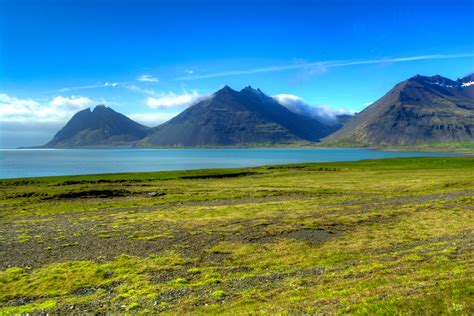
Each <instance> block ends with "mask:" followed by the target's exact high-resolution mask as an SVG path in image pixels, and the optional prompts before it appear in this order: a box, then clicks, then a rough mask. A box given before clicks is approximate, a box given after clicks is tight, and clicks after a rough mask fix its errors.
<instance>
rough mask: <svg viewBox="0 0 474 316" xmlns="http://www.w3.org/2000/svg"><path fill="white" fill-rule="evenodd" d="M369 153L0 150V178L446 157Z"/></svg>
mask: <svg viewBox="0 0 474 316" xmlns="http://www.w3.org/2000/svg"><path fill="white" fill-rule="evenodd" d="M446 155H448V154H446V153H416V152H386V151H373V150H368V149H347V148H336V149H306V148H305V149H300V148H298V149H295V148H278V149H0V178H20V177H37V176H56V175H75V174H96V173H116V172H132V171H163V170H185V169H204V168H233V167H252V166H261V165H273V164H286V163H300V162H328V161H353V160H362V159H372V158H391V157H416V156H446Z"/></svg>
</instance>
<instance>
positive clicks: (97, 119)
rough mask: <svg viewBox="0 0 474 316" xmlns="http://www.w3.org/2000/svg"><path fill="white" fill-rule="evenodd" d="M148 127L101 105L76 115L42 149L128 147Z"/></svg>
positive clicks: (139, 137)
mask: <svg viewBox="0 0 474 316" xmlns="http://www.w3.org/2000/svg"><path fill="white" fill-rule="evenodd" d="M148 130H149V128H148V127H146V126H143V125H141V124H138V123H137V122H135V121H132V120H131V119H129V118H128V117H126V116H125V115H123V114H120V113H118V112H115V111H114V110H112V109H111V108H108V107H106V106H104V105H98V106H96V107H95V108H94V110H93V111H91V109H90V108H89V109H85V110H82V111H80V112H77V113H76V114H75V115H74V116H73V117H72V118H71V119H70V120H69V122H68V123H67V124H66V125H65V126H64V127H63V128H62V129H61V130H60V131H59V132H58V133H57V134H56V135H55V136H54V138H53V139H52V140H51V141H50V142H49V143H47V144H46V145H45V146H44V147H60V148H68V147H69V148H70V147H96V146H114V147H115V146H131V145H133V144H134V143H135V142H136V141H138V140H140V139H141V138H143V137H145V135H146V133H147V132H148Z"/></svg>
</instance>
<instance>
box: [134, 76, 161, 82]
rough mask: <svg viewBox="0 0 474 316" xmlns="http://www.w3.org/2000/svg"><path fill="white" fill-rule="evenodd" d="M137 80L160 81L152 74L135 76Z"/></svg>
mask: <svg viewBox="0 0 474 316" xmlns="http://www.w3.org/2000/svg"><path fill="white" fill-rule="evenodd" d="M137 80H138V81H144V82H160V80H159V79H158V78H155V77H153V76H152V75H141V76H138V77H137Z"/></svg>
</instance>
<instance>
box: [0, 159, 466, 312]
mask: <svg viewBox="0 0 474 316" xmlns="http://www.w3.org/2000/svg"><path fill="white" fill-rule="evenodd" d="M0 188H1V190H0V269H1V270H2V271H1V272H0V314H14V313H23V312H53V313H70V312H92V311H99V312H100V311H103V312H114V313H120V312H126V311H128V312H133V313H150V312H162V313H170V314H176V313H198V314H203V313H230V312H232V313H238V314H240V313H244V314H254V313H267V314H275V313H277V314H282V313H283V314H286V313H289V314H302V313H308V314H312V313H324V314H328V313H329V314H334V313H341V314H346V313H354V314H398V313H409V314H439V313H443V314H454V315H457V314H459V315H472V314H473V313H474V304H473V303H472V302H474V297H473V294H474V281H473V278H472V276H473V272H474V251H473V237H474V234H473V227H474V221H473V210H474V158H473V157H460V158H408V159H386V160H367V161H361V162H346V163H318V164H303V165H288V166H274V167H261V168H252V169H227V170H226V169H221V170H202V171H186V172H160V173H130V174H115V175H93V176H76V177H50V178H30V179H12V180H2V181H0Z"/></svg>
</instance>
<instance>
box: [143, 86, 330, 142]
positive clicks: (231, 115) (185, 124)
mask: <svg viewBox="0 0 474 316" xmlns="http://www.w3.org/2000/svg"><path fill="white" fill-rule="evenodd" d="M335 129H336V127H334V126H328V125H325V124H323V123H321V122H319V121H317V120H315V119H312V118H310V117H306V116H303V115H300V114H297V113H293V112H291V111H290V110H288V109H287V108H286V107H284V106H283V105H281V104H280V103H278V102H277V101H276V100H275V99H273V98H271V97H269V96H267V95H266V94H264V93H263V92H262V91H260V90H259V89H253V88H252V87H246V88H245V89H242V90H241V91H235V90H232V89H231V88H230V87H228V86H225V87H224V88H222V89H221V90H219V91H217V92H216V93H214V94H213V95H212V96H210V97H209V98H206V99H204V100H201V101H200V102H198V103H197V104H195V105H193V106H191V107H190V108H188V109H186V110H185V111H183V112H182V113H180V114H179V115H177V116H176V117H174V118H172V119H171V120H169V121H168V122H166V123H164V124H161V125H159V126H157V127H155V128H153V129H152V130H151V131H150V133H149V134H148V136H147V137H146V138H145V139H144V140H142V141H140V142H139V145H141V146H235V145H253V144H256V145H259V144H260V145H266V144H268V145H271V144H285V143H294V142H297V141H312V142H315V141H319V140H320V139H321V138H323V137H325V136H327V135H329V134H330V133H331V132H333V131H334V130H335Z"/></svg>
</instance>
